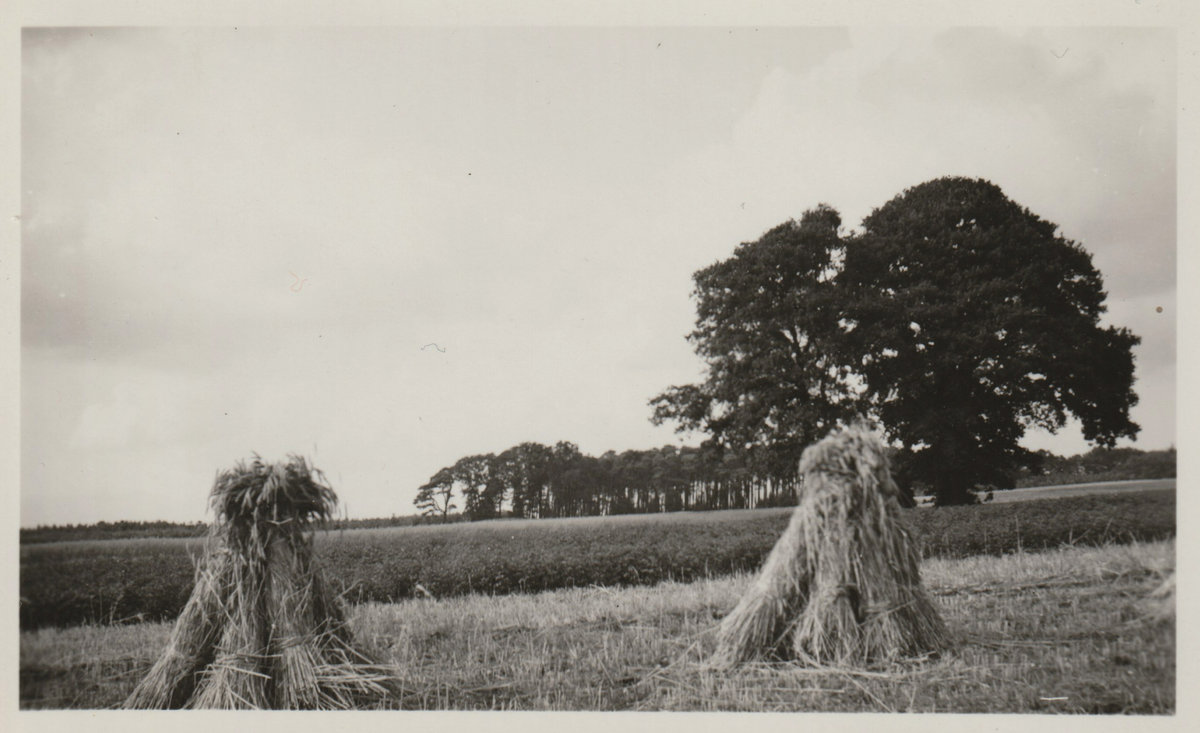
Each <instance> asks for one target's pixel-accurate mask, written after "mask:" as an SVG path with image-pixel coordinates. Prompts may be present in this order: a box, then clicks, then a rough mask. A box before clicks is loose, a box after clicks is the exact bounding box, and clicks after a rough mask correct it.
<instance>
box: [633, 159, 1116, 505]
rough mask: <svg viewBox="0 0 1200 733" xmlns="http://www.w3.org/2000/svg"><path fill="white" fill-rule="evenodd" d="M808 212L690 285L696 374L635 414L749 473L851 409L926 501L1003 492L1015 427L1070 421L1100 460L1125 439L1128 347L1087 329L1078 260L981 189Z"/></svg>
mask: <svg viewBox="0 0 1200 733" xmlns="http://www.w3.org/2000/svg"><path fill="white" fill-rule="evenodd" d="M839 225H840V219H839V217H838V215H837V212H836V211H834V210H833V209H830V208H829V207H826V206H821V207H819V208H818V209H816V210H813V211H810V212H807V213H806V214H805V216H804V217H803V218H802V219H801V220H800V221H799V222H788V223H786V224H783V225H780V226H778V227H776V228H774V229H772V230H771V231H769V232H767V234H765V235H764V236H763V237H762V238H761V239H759V240H758V241H757V242H751V243H746V244H742V245H740V246H739V247H738V248H737V250H736V251H735V252H734V255H733V256H732V257H731V258H729V259H728V260H724V261H722V262H718V263H716V264H714V265H712V266H710V267H708V268H706V269H704V270H701V271H699V272H697V273H696V274H695V276H694V279H695V282H696V291H695V297H696V300H697V310H698V317H697V328H696V330H695V331H694V332H693V333H692V334H691V336H690V339H691V340H692V341H693V342H694V344H695V346H696V350H697V352H698V353H699V354H700V355H701V356H702V357H704V359H705V360H706V362H707V364H708V375H707V378H706V379H705V381H704V382H702V383H701V384H694V385H684V386H677V387H672V388H670V389H668V390H667V391H665V392H664V393H663V394H661V395H659V396H658V397H656V398H654V399H653V400H652V401H651V404H652V406H653V407H654V415H653V418H652V419H653V420H654V421H655V422H663V421H665V420H673V421H675V422H677V423H678V425H679V427H680V429H693V430H700V431H704V432H706V433H708V434H709V436H710V439H709V443H710V444H712V445H715V446H716V447H718V448H721V449H724V450H733V451H734V452H735V453H736V454H738V455H740V456H742V457H744V459H745V461H746V463H747V464H748V465H750V466H752V467H753V469H754V470H755V471H756V472H766V473H768V474H778V473H779V472H783V471H786V470H788V469H791V468H793V467H794V466H795V463H796V459H797V458H798V457H799V451H800V450H802V449H803V447H804V446H805V445H807V444H808V443H811V442H813V441H814V440H816V439H817V438H819V437H821V436H822V435H823V434H824V433H825V432H826V431H827V430H829V429H830V428H831V427H832V426H833V425H834V424H836V423H838V422H842V421H846V420H848V419H850V418H851V417H852V416H854V415H864V416H868V417H870V418H872V419H874V420H877V421H878V422H880V423H881V424H882V425H883V427H884V428H885V430H886V432H887V434H888V436H889V438H891V439H892V440H893V442H894V443H895V444H897V445H898V446H899V449H900V450H899V458H900V463H901V466H900V468H901V469H902V470H901V473H902V475H904V476H906V477H907V478H908V479H910V480H913V481H916V482H921V483H925V484H927V485H928V486H930V487H931V488H932V489H933V491H934V493H935V496H936V498H937V501H938V503H939V504H955V503H963V502H968V501H972V500H973V494H972V490H973V489H974V488H976V487H979V486H985V485H991V486H996V487H1007V486H1011V485H1012V476H1013V474H1014V472H1015V471H1016V470H1017V469H1018V468H1020V467H1021V466H1022V465H1023V464H1025V463H1027V462H1029V461H1030V460H1031V459H1032V456H1031V455H1030V454H1028V453H1027V452H1026V451H1024V450H1023V449H1022V448H1021V447H1020V445H1019V440H1020V439H1021V437H1022V436H1023V435H1024V433H1025V430H1026V429H1027V428H1029V427H1033V426H1037V427H1042V428H1046V429H1049V430H1056V429H1058V428H1060V427H1062V426H1063V425H1064V424H1065V423H1066V419H1067V417H1068V415H1074V416H1075V417H1077V418H1078V419H1079V420H1080V422H1081V423H1082V425H1083V433H1084V437H1085V438H1086V439H1088V440H1089V441H1092V442H1093V443H1096V444H1098V445H1102V446H1111V445H1113V444H1114V443H1115V441H1116V440H1117V439H1118V438H1121V437H1133V436H1135V435H1136V434H1137V431H1138V427H1137V425H1136V424H1135V423H1133V422H1132V421H1131V420H1130V419H1129V410H1130V408H1131V407H1132V406H1133V405H1134V404H1136V401H1137V398H1136V395H1135V394H1134V393H1133V390H1132V382H1133V356H1132V348H1133V346H1134V345H1136V344H1137V343H1138V339H1137V337H1136V336H1134V335H1133V334H1131V333H1130V332H1129V331H1127V330H1125V329H1121V328H1113V327H1107V326H1102V325H1101V324H1100V316H1101V314H1103V312H1104V299H1105V297H1106V294H1105V292H1104V289H1103V283H1102V281H1101V278H1100V274H1099V273H1098V272H1097V271H1096V269H1095V267H1093V265H1092V262H1091V257H1090V255H1089V254H1088V253H1087V252H1086V251H1085V250H1084V249H1083V248H1082V247H1080V246H1079V245H1078V244H1076V243H1075V242H1072V241H1070V240H1068V239H1065V238H1064V237H1062V236H1060V235H1059V234H1058V233H1057V231H1056V230H1057V228H1056V227H1055V225H1054V224H1051V223H1049V222H1046V221H1044V220H1042V219H1040V218H1038V217H1037V216H1036V215H1034V214H1032V213H1031V212H1029V211H1028V210H1026V209H1024V208H1022V207H1021V206H1019V205H1017V204H1015V203H1013V202H1012V201H1010V200H1009V199H1008V198H1007V197H1006V196H1005V195H1004V193H1003V192H1002V191H1001V190H1000V189H999V188H998V187H996V186H995V185H993V184H991V183H989V182H987V181H982V180H974V179H965V178H943V179H938V180H935V181H930V182H928V183H924V184H921V185H919V186H915V187H913V188H911V189H909V190H907V191H905V192H904V193H903V194H901V195H900V196H898V197H896V198H895V199H893V200H892V201H890V202H888V203H887V204H885V205H884V206H882V207H880V208H879V209H877V210H876V211H874V212H873V213H872V214H871V215H870V216H868V217H867V218H866V219H865V220H864V222H863V231H862V232H861V233H859V234H854V235H851V236H839V234H838V227H839Z"/></svg>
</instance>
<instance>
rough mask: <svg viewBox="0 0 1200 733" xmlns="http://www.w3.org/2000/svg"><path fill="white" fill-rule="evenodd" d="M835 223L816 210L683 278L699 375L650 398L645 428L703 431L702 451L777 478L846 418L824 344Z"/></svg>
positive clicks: (847, 407)
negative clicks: (690, 285)
mask: <svg viewBox="0 0 1200 733" xmlns="http://www.w3.org/2000/svg"><path fill="white" fill-rule="evenodd" d="M840 226H841V217H840V216H839V215H838V213H837V212H836V211H834V210H833V209H831V208H829V207H828V206H825V205H821V206H819V207H817V208H816V209H813V210H811V211H808V212H806V213H805V214H804V216H803V217H802V218H801V219H800V221H789V222H786V223H784V224H781V225H779V226H777V227H775V228H774V229H771V230H770V231H769V232H767V233H766V234H764V235H763V236H762V237H761V238H760V239H759V240H758V241H755V242H746V243H743V244H741V245H740V246H739V247H738V248H737V250H736V251H735V252H734V254H733V256H732V257H731V258H729V259H727V260H723V261H720V262H717V263H715V264H713V265H711V266H709V267H707V268H705V269H703V270H700V271H699V272H697V273H696V274H695V275H694V276H693V281H694V282H695V285H696V287H695V291H694V293H693V296H694V298H695V299H696V308H697V311H698V315H697V319H696V330H695V331H693V332H692V333H691V334H690V335H689V336H688V339H689V340H690V341H691V342H692V343H693V344H694V347H695V349H696V352H697V353H698V354H699V355H700V356H701V357H703V358H704V360H705V362H706V363H707V367H708V374H707V378H706V379H705V381H704V382H703V383H701V384H690V385H682V386H674V387H670V388H669V389H667V390H666V391H665V392H663V393H662V394H660V395H658V396H657V397H655V398H653V399H652V400H651V401H650V404H651V406H652V407H653V408H654V413H653V417H652V418H651V419H652V420H653V422H654V423H655V424H661V423H663V422H665V421H668V420H670V421H674V422H675V423H676V424H677V425H678V427H679V430H681V431H699V432H703V433H707V434H708V436H709V442H708V445H707V446H706V452H707V453H710V454H715V455H716V456H717V457H718V459H719V457H720V456H721V455H723V454H726V453H731V454H732V455H734V456H737V457H738V458H740V459H742V460H743V461H744V462H746V463H749V464H751V465H753V466H754V467H755V468H756V469H757V470H758V471H759V472H761V473H764V474H766V475H770V476H773V477H777V478H786V477H790V476H793V475H794V474H795V470H796V465H797V462H798V461H799V458H800V452H801V451H802V450H803V449H804V447H805V446H806V445H808V444H809V443H812V442H813V441H815V440H816V439H817V438H819V437H820V436H822V435H823V434H824V433H825V432H826V431H827V430H828V429H830V428H831V427H833V426H834V425H836V424H837V422H838V421H839V420H841V419H845V418H846V417H848V416H849V415H850V414H852V412H853V408H854V405H853V401H852V399H851V397H852V396H853V393H852V390H850V389H849V388H848V386H847V370H846V368H845V365H844V364H842V363H840V362H839V361H838V358H839V354H838V352H837V350H836V349H835V348H834V344H833V343H832V342H831V341H830V339H831V338H833V337H836V336H837V335H838V321H839V319H840V318H841V310H842V303H841V302H840V298H841V296H840V294H839V292H838V291H837V289H836V286H835V283H834V282H833V277H834V276H835V275H836V273H837V269H838V261H839V259H840V258H841V257H842V253H843V250H844V248H845V242H844V241H843V240H842V239H841V238H840V237H839V235H838V228H839V227H840Z"/></svg>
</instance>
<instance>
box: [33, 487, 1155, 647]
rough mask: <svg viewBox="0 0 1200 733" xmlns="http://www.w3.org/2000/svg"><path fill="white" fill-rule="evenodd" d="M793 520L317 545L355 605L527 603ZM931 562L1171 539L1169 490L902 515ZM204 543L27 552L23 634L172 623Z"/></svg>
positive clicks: (748, 518) (664, 576) (343, 536)
mask: <svg viewBox="0 0 1200 733" xmlns="http://www.w3.org/2000/svg"><path fill="white" fill-rule="evenodd" d="M791 512H792V509H791V508H781V509H759V510H733V511H723V512H681V513H674V514H655V515H627V516H618V517H585V518H580V519H543V520H497V521H489V522H472V523H460V524H454V525H449V526H418V527H405V528H389V529H362V530H347V531H334V532H328V533H319V535H318V537H317V543H316V548H317V555H318V557H319V558H320V561H321V563H322V565H323V566H324V567H325V568H326V570H327V571H328V574H329V576H330V577H331V578H333V579H335V580H336V581H337V582H340V583H342V584H343V586H344V588H345V590H346V598H347V599H348V600H350V601H351V602H354V603H365V602H371V601H375V602H378V601H388V602H390V601H399V600H402V599H405V598H412V597H414V596H419V595H423V594H424V593H425V592H428V593H432V594H433V595H434V596H437V597H446V596H453V595H466V594H471V593H489V594H496V595H501V594H506V593H531V592H537V591H543V590H552V589H556V588H569V587H587V586H590V585H602V586H630V585H652V584H655V583H659V582H662V581H665V580H675V581H685V582H686V581H693V580H699V579H703V578H709V577H713V576H720V575H728V574H731V573H737V572H748V571H752V570H755V569H757V568H758V566H759V565H760V564H761V563H762V561H763V559H764V558H765V557H766V555H767V553H768V552H769V551H770V550H771V547H772V546H773V545H774V544H775V542H776V540H777V539H778V538H779V536H780V534H781V533H782V532H783V529H784V527H785V526H786V524H787V521H788V517H789V515H790V514H791ZM905 517H906V520H907V521H908V522H909V523H910V524H911V525H912V527H913V532H914V535H915V536H916V537H917V538H918V539H919V541H920V544H921V546H922V550H923V555H924V556H925V557H963V556H969V555H976V554H1000V553H1006V552H1014V551H1017V550H1019V549H1039V548H1045V547H1057V546H1059V545H1062V544H1093V545H1094V544H1102V543H1104V542H1111V541H1129V540H1131V539H1137V540H1154V539H1164V538H1168V537H1173V536H1174V534H1175V491H1174V490H1160V491H1145V492H1136V493H1125V494H1110V495H1104V496H1083V497H1072V498H1066V499H1042V500H1038V501H1027V502H1016V503H1009V504H988V505H983V506H973V507H945V508H940V509H911V510H907V511H906V512H905ZM199 552H200V542H199V541H198V540H187V539H161V540H152V539H136V540H100V541H84V542H64V543H45V544H36V545H24V546H22V547H21V548H20V560H21V578H20V588H21V606H20V620H21V628H23V629H31V628H38V627H43V626H67V625H73V624H79V623H86V622H104V623H118V622H131V621H138V620H164V619H170V618H174V617H175V616H176V615H177V614H178V613H179V611H180V609H182V608H183V605H184V603H186V601H187V598H188V596H189V594H190V592H191V588H192V582H193V574H194V573H193V559H192V558H193V556H194V555H198V554H199Z"/></svg>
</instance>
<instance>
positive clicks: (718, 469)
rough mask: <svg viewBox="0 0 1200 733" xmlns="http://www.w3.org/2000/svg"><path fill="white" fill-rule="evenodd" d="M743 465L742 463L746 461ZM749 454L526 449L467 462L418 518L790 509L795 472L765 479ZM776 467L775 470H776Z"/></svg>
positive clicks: (445, 471)
mask: <svg viewBox="0 0 1200 733" xmlns="http://www.w3.org/2000/svg"><path fill="white" fill-rule="evenodd" d="M747 458H749V460H747ZM755 458H756V454H755V453H753V452H751V453H748V454H745V455H740V454H734V453H732V452H723V451H720V450H719V449H717V447H716V446H707V447H699V448H697V447H690V446H684V447H678V448H677V447H676V446H673V445H666V446H663V447H661V448H651V449H648V450H627V451H624V452H621V453H617V452H616V451H608V452H606V453H604V454H603V455H600V456H590V455H587V454H585V453H582V452H580V450H579V447H578V446H577V445H575V444H574V443H570V442H567V441H560V442H558V443H556V444H555V445H553V446H549V445H543V444H541V443H534V442H526V443H521V444H520V445H516V446H513V447H512V448H509V449H508V450H505V451H503V452H501V453H487V454H479V455H471V456H466V457H464V458H461V459H459V460H458V461H456V462H455V463H454V464H453V465H451V466H446V467H445V468H442V469H440V470H439V471H438V472H437V473H435V474H434V475H433V476H432V477H431V478H430V479H429V481H428V482H426V483H425V484H423V485H422V486H421V487H420V488H419V489H418V491H417V496H416V499H415V500H414V504H416V506H417V509H418V510H420V512H421V513H422V514H423V515H426V516H435V517H441V518H444V519H445V518H449V517H450V516H451V515H452V514H453V513H455V512H461V514H462V515H463V516H464V517H465V518H466V519H469V520H476V519H491V518H494V517H501V516H512V517H525V518H537V517H582V516H599V515H609V514H636V513H651V512H673V511H686V510H703V509H742V508H751V507H764V506H779V505H786V504H793V503H795V500H796V488H797V478H796V474H795V469H794V466H793V467H791V468H789V469H787V470H781V471H775V472H772V471H771V470H769V468H768V467H766V466H762V465H756V464H755V463H754V459H755ZM776 468H778V467H776Z"/></svg>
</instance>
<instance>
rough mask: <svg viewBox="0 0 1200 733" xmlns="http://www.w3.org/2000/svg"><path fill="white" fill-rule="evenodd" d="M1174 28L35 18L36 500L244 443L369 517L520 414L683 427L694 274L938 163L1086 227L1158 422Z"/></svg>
mask: <svg viewBox="0 0 1200 733" xmlns="http://www.w3.org/2000/svg"><path fill="white" fill-rule="evenodd" d="M1174 56H1175V47H1174V36H1173V34H1172V33H1171V32H1169V31H1161V30H1153V29H1142V30H1132V29H1070V30H1062V31H1059V30H1047V29H1039V30H1029V31H1022V30H1008V29H1005V30H991V29H971V30H913V29H907V30H906V29H896V28H889V29H881V30H876V31H862V30H857V29H850V30H842V29H831V30H821V29H779V30H767V29H763V30H757V31H756V30H753V29H737V30H732V31H731V30H727V29H688V30H665V31H664V30H652V29H562V28H559V29H553V28H546V29H531V30H519V29H518V30H514V29H491V30H468V29H432V28H426V29H419V28H414V29H380V30H370V29H343V30H336V29H328V30H306V29H278V30H271V29H262V28H257V29H252V30H247V29H244V28H243V29H233V28H229V29H195V30H187V29H171V30H154V29H147V30H123V29H94V30H78V29H74V30H54V29H34V30H26V31H25V32H24V35H23V70H22V84H23V96H22V131H23V132H22V151H21V152H22V222H23V223H22V238H23V241H22V258H23V263H22V313H21V325H22V386H21V389H22V392H21V399H22V448H21V458H22V476H21V479H22V487H21V524H22V526H30V525H35V524H44V523H64V522H93V521H97V520H102V519H103V520H110V521H111V520H117V519H141V520H148V519H160V518H161V519H171V520H185V521H191V520H197V519H204V518H205V517H206V514H205V510H206V497H207V492H208V488H209V486H210V484H211V481H212V477H213V475H214V473H215V472H216V471H217V470H218V469H220V468H224V467H228V466H230V465H231V464H232V463H233V462H234V461H236V460H237V459H238V458H241V457H244V456H247V455H249V453H250V452H251V451H258V452H259V453H261V454H262V455H263V456H264V457H267V458H277V457H280V456H282V455H283V454H284V453H286V452H299V453H302V454H305V455H307V456H309V457H311V458H313V459H314V461H315V463H316V464H317V465H318V466H319V467H321V468H323V469H324V470H325V471H326V473H327V474H328V475H329V477H330V479H331V480H332V482H333V484H334V487H335V489H337V491H338V493H339V495H340V496H341V498H342V500H343V503H344V505H345V511H346V512H347V514H348V515H349V516H352V517H366V516H387V515H392V514H409V513H412V512H413V505H412V498H413V495H414V494H415V491H416V487H417V486H418V485H420V484H421V483H422V482H424V481H425V480H426V479H428V477H429V476H430V475H431V474H433V473H434V472H435V471H436V470H437V469H438V468H440V467H442V466H444V465H448V464H450V463H452V462H453V461H454V460H456V459H457V458H459V457H461V456H464V455H467V454H471V453H480V452H489V451H500V450H503V449H505V448H507V447H509V446H512V445H515V444H517V443H519V442H522V441H526V440H534V441H540V442H545V443H553V442H555V441H558V440H570V441H573V442H576V443H577V444H578V445H579V446H580V448H581V449H582V450H583V451H584V452H586V453H591V454H599V453H602V452H604V451H605V450H608V449H615V450H625V449H629V448H648V447H652V446H659V445H662V444H664V443H669V442H670V443H678V442H679V441H680V440H681V439H682V440H684V441H685V442H688V443H696V442H698V438H697V437H690V438H689V437H683V438H681V437H680V436H677V435H675V434H674V433H673V431H672V429H671V428H670V427H659V428H655V427H653V426H651V425H650V423H649V421H648V417H649V414H650V410H649V408H648V407H647V404H646V403H647V400H648V399H649V398H651V397H652V396H654V395H655V394H657V393H658V392H660V391H661V390H662V389H664V388H665V387H667V386H669V385H672V384H679V383H685V382H690V381H694V380H696V379H697V378H699V377H700V375H701V368H702V364H701V362H700V360H699V359H698V357H696V356H695V355H694V354H693V353H692V351H691V348H690V346H689V344H688V343H687V342H686V341H685V340H684V336H685V335H686V334H687V333H688V331H690V330H691V328H692V325H693V321H694V315H695V314H694V303H693V302H692V301H691V299H690V292H691V280H690V278H691V274H692V273H693V272H694V271H695V270H697V269H699V268H701V267H704V266H706V265H708V264H711V263H712V262H714V261H715V260H717V259H720V258H724V257H727V256H728V255H729V254H730V253H731V252H732V250H733V248H734V247H735V246H736V245H737V244H738V243H739V242H742V241H748V240H753V239H756V238H758V236H759V235H761V234H762V233H763V232H764V231H765V230H767V229H769V228H770V227H772V226H774V225H776V224H778V223H780V222H782V221H785V220H787V219H789V218H792V217H798V216H799V215H800V214H801V213H802V212H803V211H804V210H805V209H807V208H810V207H812V206H814V205H815V204H817V203H819V202H826V203H829V204H830V205H832V206H834V207H835V208H837V209H838V210H840V211H841V213H842V216H843V220H844V221H845V222H846V223H847V224H851V225H855V224H857V223H858V222H859V221H860V220H861V219H862V217H863V216H865V215H866V214H867V213H869V211H870V210H871V209H872V208H874V207H876V206H880V205H882V204H883V203H884V202H886V201H887V200H888V199H890V198H891V197H892V196H894V195H896V194H898V193H900V192H901V191H902V190H903V189H904V188H906V187H908V186H911V185H915V184H917V183H921V182H923V181H925V180H929V179H931V178H935V177H938V176H943V175H966V176H978V177H983V178H987V179H989V180H991V181H992V182H994V183H996V184H998V185H999V186H1000V187H1001V188H1002V189H1003V190H1004V191H1005V192H1006V193H1007V194H1008V195H1009V197H1010V198H1012V199H1013V200H1015V201H1017V202H1018V203H1020V204H1022V205H1024V206H1027V207H1029V208H1030V209H1031V210H1033V211H1034V212H1035V213H1037V214H1038V215H1040V216H1042V217H1044V218H1046V219H1049V220H1051V221H1053V222H1055V223H1056V224H1058V225H1059V226H1060V229H1061V232H1062V233H1063V234H1064V235H1065V236H1067V237H1068V238H1071V239H1074V240H1076V241H1079V242H1081V243H1082V244H1083V245H1084V246H1085V247H1086V248H1087V249H1088V250H1089V251H1091V252H1092V253H1093V255H1094V261H1095V263H1096V265H1097V266H1098V267H1099V269H1100V271H1101V272H1102V273H1103V275H1104V277H1105V281H1106V285H1107V289H1108V292H1109V300H1108V305H1109V313H1108V315H1107V317H1106V321H1107V322H1108V323H1112V324H1117V325H1121V326H1126V327H1129V328H1131V329H1132V330H1133V331H1134V332H1135V333H1137V334H1138V335H1140V336H1141V337H1142V344H1141V345H1140V346H1139V347H1138V348H1137V351H1136V357H1137V383H1136V385H1135V389H1136V391H1137V392H1138V394H1139V395H1140V398H1141V402H1140V404H1139V405H1138V406H1137V408H1135V410H1134V413H1133V417H1134V419H1135V420H1136V421H1137V422H1139V423H1140V424H1141V425H1142V434H1141V436H1140V438H1139V440H1138V441H1137V443H1136V445H1137V446H1138V447H1142V448H1145V449H1156V448H1165V447H1167V446H1170V445H1173V444H1174V443H1175V440H1176V436H1175V378H1176V372H1175V322H1176V320H1175V319H1176V312H1175V281H1176V276H1175V271H1176V266H1175V246H1176V241H1175V213H1176V208H1175V200H1176V194H1175V172H1176V151H1175V112H1174V110H1175V86H1174V79H1175V68H1174ZM1160 309H1161V312H1160ZM1025 443H1026V445H1028V446H1030V447H1033V448H1043V447H1044V448H1049V449H1050V450H1053V451H1055V452H1058V453H1063V454H1071V453H1077V452H1081V451H1083V450H1086V449H1087V448H1088V446H1087V445H1086V444H1085V443H1084V442H1083V441H1082V440H1081V438H1080V436H1079V431H1078V429H1077V428H1075V427H1074V426H1072V427H1071V428H1070V429H1068V430H1065V431H1063V432H1062V433H1060V434H1059V435H1058V436H1049V435H1046V434H1042V433H1036V434H1035V433H1031V434H1030V435H1029V436H1028V437H1027V439H1026V441H1025Z"/></svg>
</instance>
